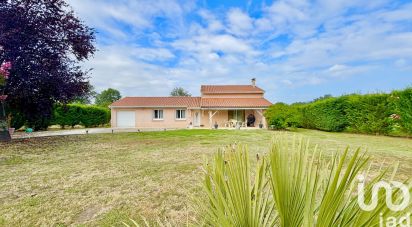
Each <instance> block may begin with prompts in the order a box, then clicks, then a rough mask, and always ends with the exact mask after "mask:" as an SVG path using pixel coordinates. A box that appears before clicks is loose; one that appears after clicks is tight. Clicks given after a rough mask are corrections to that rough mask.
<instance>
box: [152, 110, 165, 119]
mask: <svg viewBox="0 0 412 227" xmlns="http://www.w3.org/2000/svg"><path fill="white" fill-rule="evenodd" d="M156 111H158V115H159V118H156ZM160 113H162V114H160ZM160 115H162V117H161V118H160ZM163 119H164V111H163V110H162V109H155V110H153V120H154V121H163Z"/></svg>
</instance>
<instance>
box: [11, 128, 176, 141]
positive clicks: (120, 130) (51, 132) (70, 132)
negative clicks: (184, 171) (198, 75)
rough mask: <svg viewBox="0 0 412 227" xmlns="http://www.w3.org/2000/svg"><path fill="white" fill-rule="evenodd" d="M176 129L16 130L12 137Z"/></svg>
mask: <svg viewBox="0 0 412 227" xmlns="http://www.w3.org/2000/svg"><path fill="white" fill-rule="evenodd" d="M166 130H176V129H163V128H147V129H137V128H87V129H67V130H53V131H38V132H32V133H30V134H29V133H25V132H16V133H14V134H13V136H12V138H13V139H20V138H31V137H47V136H67V135H86V134H100V133H120V132H150V131H166Z"/></svg>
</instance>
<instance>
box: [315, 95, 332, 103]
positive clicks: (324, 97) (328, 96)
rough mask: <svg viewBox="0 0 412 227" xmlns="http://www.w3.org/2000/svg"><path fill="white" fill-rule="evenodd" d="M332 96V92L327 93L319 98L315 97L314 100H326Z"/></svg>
mask: <svg viewBox="0 0 412 227" xmlns="http://www.w3.org/2000/svg"><path fill="white" fill-rule="evenodd" d="M332 97H333V96H332V95H331V94H326V95H323V96H320V97H319V98H315V99H314V100H313V101H312V102H316V101H320V100H324V99H328V98H332Z"/></svg>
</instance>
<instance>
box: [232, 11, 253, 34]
mask: <svg viewBox="0 0 412 227" xmlns="http://www.w3.org/2000/svg"><path fill="white" fill-rule="evenodd" d="M227 20H228V24H229V31H230V32H231V33H233V34H235V35H241V36H244V35H248V34H249V33H250V31H251V30H252V29H253V20H252V18H250V17H249V15H248V14H246V13H244V12H242V11H241V10H240V9H238V8H234V9H231V10H229V12H228V13H227Z"/></svg>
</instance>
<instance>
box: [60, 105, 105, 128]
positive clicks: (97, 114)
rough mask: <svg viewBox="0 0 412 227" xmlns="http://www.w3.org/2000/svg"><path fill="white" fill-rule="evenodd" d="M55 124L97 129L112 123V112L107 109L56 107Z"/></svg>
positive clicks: (82, 106)
mask: <svg viewBox="0 0 412 227" xmlns="http://www.w3.org/2000/svg"><path fill="white" fill-rule="evenodd" d="M52 119H53V120H52V122H53V124H56V125H60V126H61V127H62V128H64V127H65V126H71V127H73V126H75V125H83V126H85V127H96V126H99V125H104V124H107V123H108V122H109V121H110V112H109V110H107V109H106V108H103V107H98V106H91V105H81V104H68V105H60V104H59V105H56V106H55V107H54V110H53V118H52Z"/></svg>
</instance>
